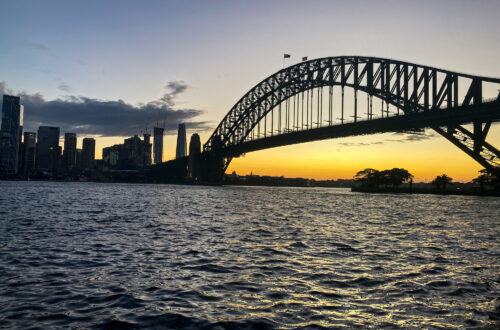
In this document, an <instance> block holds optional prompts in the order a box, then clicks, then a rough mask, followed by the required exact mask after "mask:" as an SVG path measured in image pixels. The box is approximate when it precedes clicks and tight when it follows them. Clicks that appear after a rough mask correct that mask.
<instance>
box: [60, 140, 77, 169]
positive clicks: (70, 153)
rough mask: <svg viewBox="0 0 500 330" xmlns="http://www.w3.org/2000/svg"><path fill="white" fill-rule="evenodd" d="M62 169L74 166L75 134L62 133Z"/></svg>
mask: <svg viewBox="0 0 500 330" xmlns="http://www.w3.org/2000/svg"><path fill="white" fill-rule="evenodd" d="M63 163H64V169H65V170H66V171H69V170H71V169H72V168H74V167H75V166H76V134H75V133H65V134H64V154H63Z"/></svg>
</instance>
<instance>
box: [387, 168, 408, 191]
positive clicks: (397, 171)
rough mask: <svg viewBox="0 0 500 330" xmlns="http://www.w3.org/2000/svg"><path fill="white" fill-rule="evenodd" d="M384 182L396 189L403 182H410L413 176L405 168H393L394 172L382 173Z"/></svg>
mask: <svg viewBox="0 0 500 330" xmlns="http://www.w3.org/2000/svg"><path fill="white" fill-rule="evenodd" d="M381 174H382V178H383V179H382V180H383V183H385V184H390V185H392V187H393V188H394V189H396V188H397V187H398V186H399V185H400V184H402V183H403V182H409V181H410V180H411V179H413V175H412V174H411V173H410V172H408V170H405V169H404V168H393V169H392V170H384V171H382V173H381Z"/></svg>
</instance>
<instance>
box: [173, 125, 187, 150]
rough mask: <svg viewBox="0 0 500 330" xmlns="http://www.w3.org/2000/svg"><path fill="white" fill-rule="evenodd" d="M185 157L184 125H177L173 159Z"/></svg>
mask: <svg viewBox="0 0 500 330" xmlns="http://www.w3.org/2000/svg"><path fill="white" fill-rule="evenodd" d="M185 156H186V124H179V129H178V130H177V148H176V149H175V158H181V157H185Z"/></svg>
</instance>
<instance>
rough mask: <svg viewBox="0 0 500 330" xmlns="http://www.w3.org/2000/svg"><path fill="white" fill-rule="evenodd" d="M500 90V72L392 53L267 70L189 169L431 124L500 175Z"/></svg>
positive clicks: (218, 171)
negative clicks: (495, 129)
mask: <svg viewBox="0 0 500 330" xmlns="http://www.w3.org/2000/svg"><path fill="white" fill-rule="evenodd" d="M499 90H500V79H499V78H491V77H481V76H475V75H470V74H465V73H459V72H452V71H448V70H443V69H439V68H433V67H429V66H424V65H419V64H414V63H407V62H402V61H397V60H393V59H386V58H377V57H365V56H337V57H327V58H319V59H314V60H310V61H306V62H301V63H298V64H295V65H292V66H290V67H287V68H284V69H282V70H280V71H278V72H276V73H275V74H273V75H271V76H269V77H267V78H266V79H264V80H263V81H261V82H260V83H258V84H257V85H256V86H254V87H253V88H252V89H251V90H249V91H248V92H247V93H246V94H245V95H244V96H243V97H242V98H241V99H240V100H239V101H238V102H237V103H236V104H235V105H234V106H233V107H232V108H231V110H230V111H229V112H228V113H227V114H226V116H225V117H224V118H223V119H222V121H221V122H220V124H219V125H218V126H217V128H216V129H215V131H214V132H213V134H212V135H211V136H210V138H209V139H208V141H207V142H206V143H205V144H204V146H203V152H202V153H201V154H200V155H199V156H197V157H198V160H197V162H199V164H200V165H199V167H198V168H199V169H200V170H199V171H197V172H196V173H192V170H191V173H189V175H190V176H191V177H193V178H196V179H197V180H198V181H203V182H217V181H220V180H221V178H222V175H223V174H224V171H225V170H226V169H227V167H228V166H229V163H230V162H231V160H232V159H233V158H234V157H238V156H240V155H242V154H244V153H247V152H251V151H257V150H262V149H267V148H273V147H279V146H285V145H290V144H296V143H303V142H310V141H316V140H323V139H332V138H340V137H348V136H355V135H364V134H375V133H385V132H413V133H418V132H422V131H423V129H424V128H431V129H433V130H434V131H436V132H437V133H439V134H440V135H441V136H443V137H444V138H446V139H447V140H449V141H450V142H451V143H453V144H454V145H455V146H457V147H458V148H460V149H461V150H462V151H464V152H465V153H466V154H467V155H469V156H470V157H472V158H473V159H474V160H476V161H477V162H478V163H479V164H481V165H482V166H483V167H484V168H485V169H487V170H489V171H491V172H493V173H496V174H499V175H500V152H499V150H498V149H496V148H495V147H494V146H493V145H491V144H490V143H488V142H487V141H486V138H487V135H488V132H489V130H490V128H491V125H492V123H493V122H495V121H498V120H499V119H500V94H498V96H497V93H498V91H499ZM488 94H489V95H490V96H493V97H492V98H489V99H488V98H487V97H486V95H488ZM346 104H347V106H346ZM178 162H179V161H178ZM184 162H185V163H186V162H187V161H184Z"/></svg>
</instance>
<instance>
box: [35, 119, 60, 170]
mask: <svg viewBox="0 0 500 330" xmlns="http://www.w3.org/2000/svg"><path fill="white" fill-rule="evenodd" d="M58 146H59V127H49V126H40V127H39V128H38V142H37V144H36V168H37V169H40V170H51V169H52V168H54V167H57V164H52V161H53V160H55V159H56V158H57V157H55V153H56V149H57V147H58Z"/></svg>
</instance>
